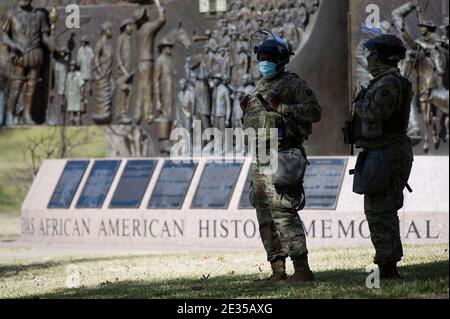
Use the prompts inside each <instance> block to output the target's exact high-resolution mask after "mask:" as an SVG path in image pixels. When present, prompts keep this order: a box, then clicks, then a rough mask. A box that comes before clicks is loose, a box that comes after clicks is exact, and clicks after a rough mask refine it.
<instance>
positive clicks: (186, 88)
mask: <svg viewBox="0 0 450 319" xmlns="http://www.w3.org/2000/svg"><path fill="white" fill-rule="evenodd" d="M179 85H180V92H179V93H178V96H177V104H176V109H175V120H176V122H177V124H178V126H180V127H182V128H184V129H186V130H188V131H189V132H191V131H192V128H193V115H194V106H195V97H194V92H193V90H192V87H191V86H190V85H188V81H187V80H185V79H181V80H180V83H179Z"/></svg>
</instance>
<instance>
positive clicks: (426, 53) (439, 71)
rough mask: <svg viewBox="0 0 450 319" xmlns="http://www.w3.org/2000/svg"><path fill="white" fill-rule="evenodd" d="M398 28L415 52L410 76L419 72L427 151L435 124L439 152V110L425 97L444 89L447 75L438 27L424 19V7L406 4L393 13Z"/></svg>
mask: <svg viewBox="0 0 450 319" xmlns="http://www.w3.org/2000/svg"><path fill="white" fill-rule="evenodd" d="M413 11H417V12H418V16H419V23H418V27H419V28H420V33H421V36H420V37H419V38H418V39H414V38H413V37H412V35H411V33H410V32H409V31H408V30H407V28H406V22H405V19H406V18H407V16H408V15H409V14H410V13H412V12H413ZM393 16H394V22H395V25H396V27H397V28H398V29H399V31H400V32H401V33H402V37H403V40H404V41H405V42H406V44H407V45H408V47H409V49H410V50H411V51H410V52H411V53H410V54H409V57H408V61H407V66H406V69H407V76H409V75H410V74H411V73H412V71H413V70H414V71H415V73H416V83H417V88H416V94H417V95H418V96H419V103H420V109H421V111H422V115H423V119H424V123H425V132H424V144H423V151H424V152H425V153H428V151H429V149H430V146H429V140H428V132H427V131H428V127H429V126H430V125H431V131H432V140H433V144H434V147H435V149H438V148H439V145H440V138H439V136H438V131H437V123H436V122H437V118H436V112H437V111H436V109H435V107H434V106H433V105H432V104H431V103H429V101H427V99H426V98H424V97H425V96H426V95H427V94H429V93H430V92H431V91H433V90H434V89H436V88H440V87H443V81H442V79H443V74H445V58H443V54H442V52H440V47H439V40H440V38H439V36H438V35H437V33H436V29H437V26H436V25H435V24H434V23H433V22H432V21H422V20H421V19H420V8H419V7H418V6H417V5H416V4H414V3H412V2H409V3H406V4H405V5H403V6H401V7H399V8H398V9H396V10H394V12H393Z"/></svg>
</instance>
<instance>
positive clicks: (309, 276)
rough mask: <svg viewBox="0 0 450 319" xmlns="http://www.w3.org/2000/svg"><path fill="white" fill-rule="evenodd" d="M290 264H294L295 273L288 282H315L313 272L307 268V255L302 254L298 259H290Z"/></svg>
mask: <svg viewBox="0 0 450 319" xmlns="http://www.w3.org/2000/svg"><path fill="white" fill-rule="evenodd" d="M292 262H293V263H294V269H295V273H294V275H293V276H292V277H291V278H289V281H291V282H294V283H295V282H307V281H314V280H316V278H315V277H314V274H313V272H312V271H311V269H310V268H309V263H308V254H303V255H301V256H300V257H298V258H295V259H292Z"/></svg>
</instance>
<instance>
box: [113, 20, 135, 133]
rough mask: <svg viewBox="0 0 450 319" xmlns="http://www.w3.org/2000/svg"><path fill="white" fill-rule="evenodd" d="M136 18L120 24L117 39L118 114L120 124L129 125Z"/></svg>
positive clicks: (130, 121)
mask: <svg viewBox="0 0 450 319" xmlns="http://www.w3.org/2000/svg"><path fill="white" fill-rule="evenodd" d="M133 28H134V20H133V19H131V18H127V19H125V20H124V21H122V23H121V25H120V36H119V38H118V39H117V56H116V58H117V86H118V93H117V115H118V117H119V118H120V120H119V124H124V125H129V124H131V123H132V120H131V118H130V116H129V114H128V113H129V110H130V105H131V89H132V84H133V79H134V71H133V65H132V51H131V50H132V48H131V45H132V38H131V35H132V33H133Z"/></svg>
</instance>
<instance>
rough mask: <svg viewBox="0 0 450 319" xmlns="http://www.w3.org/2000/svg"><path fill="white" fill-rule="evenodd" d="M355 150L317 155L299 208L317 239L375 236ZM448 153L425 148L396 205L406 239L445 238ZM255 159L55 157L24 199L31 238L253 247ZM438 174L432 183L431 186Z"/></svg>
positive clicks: (344, 242)
mask: <svg viewBox="0 0 450 319" xmlns="http://www.w3.org/2000/svg"><path fill="white" fill-rule="evenodd" d="M355 161H356V159H355V158H354V157H336V158H329V157H325V158H321V157H314V158H311V166H310V167H309V168H308V170H307V173H306V176H305V191H306V208H305V209H304V210H303V211H301V212H300V214H301V217H302V220H303V223H304V228H305V231H306V233H307V236H308V245H309V246H310V247H322V248H323V247H351V246H368V245H370V244H371V242H370V239H369V229H368V226H367V221H366V220H365V217H364V213H363V197H362V196H358V195H356V194H353V193H352V191H351V189H352V180H353V178H352V177H351V176H349V175H348V170H349V169H350V168H353V167H354V165H355ZM447 164H448V158H447V157H433V158H431V159H430V158H427V157H423V156H421V157H418V158H417V159H416V162H415V165H414V168H413V173H412V177H411V179H410V185H411V187H412V188H413V190H414V193H413V194H410V193H408V192H407V191H405V206H404V208H403V209H402V210H401V211H400V212H399V218H400V223H401V236H402V238H403V241H404V242H405V243H407V244H430V243H446V242H448V229H449V224H448V222H449V216H448V203H449V198H448V192H446V193H445V192H444V193H443V192H436V191H435V190H436V189H441V190H445V189H447V190H448V187H449V184H448V183H449V170H448V165H447ZM250 165H251V159H247V158H241V159H239V158H238V159H236V160H231V159H230V160H228V161H223V160H218V159H217V158H216V159H214V158H210V159H185V160H184V161H181V160H176V161H173V160H169V159H122V160H114V159H112V160H109V159H102V160H68V161H67V160H52V161H46V162H44V164H43V166H42V167H41V170H40V171H39V174H38V176H37V177H36V180H35V182H34V184H33V186H32V188H31V190H30V193H29V194H28V196H27V198H26V200H25V201H24V204H23V207H22V235H23V240H25V241H27V242H39V243H47V244H71V245H107V246H111V245H118V246H127V245H133V246H141V247H148V248H151V247H155V246H158V247H159V248H161V247H164V249H166V250H167V251H179V250H184V249H187V250H192V249H244V250H245V249H253V248H260V247H261V245H262V244H261V240H260V238H259V235H258V234H259V232H258V223H257V220H256V212H255V210H254V208H252V207H251V205H250V203H249V192H250V189H251V188H250V187H249V178H248V177H249V174H250ZM430 183H432V185H433V187H429V186H428V185H430Z"/></svg>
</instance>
